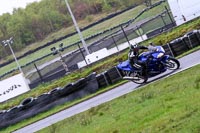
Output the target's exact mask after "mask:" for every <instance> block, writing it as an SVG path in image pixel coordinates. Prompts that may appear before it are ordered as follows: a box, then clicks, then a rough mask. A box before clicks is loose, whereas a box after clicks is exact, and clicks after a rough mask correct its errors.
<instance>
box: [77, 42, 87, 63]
mask: <svg viewBox="0 0 200 133" xmlns="http://www.w3.org/2000/svg"><path fill="white" fill-rule="evenodd" d="M78 48H79V51H80V52H81V55H82V56H83V59H84V61H85V63H86V65H88V63H87V61H86V60H85V56H84V54H83V51H82V50H81V47H80V45H79V43H78Z"/></svg>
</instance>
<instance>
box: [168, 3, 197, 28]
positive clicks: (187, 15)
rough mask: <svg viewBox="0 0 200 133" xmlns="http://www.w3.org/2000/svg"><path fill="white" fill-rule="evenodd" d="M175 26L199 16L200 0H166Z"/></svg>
mask: <svg viewBox="0 0 200 133" xmlns="http://www.w3.org/2000/svg"><path fill="white" fill-rule="evenodd" d="M168 3H169V6H170V9H171V11H172V14H173V17H174V19H175V21H176V24H177V25H181V24H183V23H185V22H187V21H189V20H192V19H194V18H196V17H198V16H200V0H168Z"/></svg>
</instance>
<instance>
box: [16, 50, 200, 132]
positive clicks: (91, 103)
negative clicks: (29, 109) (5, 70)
mask: <svg viewBox="0 0 200 133" xmlns="http://www.w3.org/2000/svg"><path fill="white" fill-rule="evenodd" d="M179 61H180V64H181V66H180V69H178V70H176V71H170V70H169V71H166V72H165V73H163V74H160V75H158V76H155V77H153V78H150V79H149V80H148V83H147V84H149V83H152V82H154V81H157V80H160V79H163V78H166V77H168V76H170V75H173V74H175V73H178V72H181V71H183V70H186V69H188V68H190V67H193V66H195V65H198V64H200V50H199V51H196V52H194V53H192V54H189V55H187V56H185V57H183V58H180V59H179ZM139 88H140V85H138V84H135V83H133V82H128V83H126V84H123V85H121V86H119V87H117V88H115V89H112V90H110V91H108V92H105V93H103V94H100V95H98V96H96V97H94V98H91V99H89V100H87V101H84V102H81V103H79V104H77V105H74V106H72V107H71V108H68V109H66V110H63V111H61V112H59V113H56V114H54V115H52V116H49V117H47V118H45V119H42V120H40V121H38V122H35V123H33V124H31V125H28V126H26V127H24V128H21V129H19V130H16V131H15V132H14V133H33V132H36V131H39V130H41V129H43V128H45V127H47V126H50V125H52V124H54V123H57V122H58V121H61V120H64V119H66V118H68V117H71V116H73V115H76V114H78V113H81V112H84V111H86V110H88V109H90V108H92V107H95V106H98V105H100V104H102V103H105V102H108V101H111V100H113V99H115V98H117V97H120V96H122V95H124V94H127V93H130V92H132V91H134V90H136V89H139Z"/></svg>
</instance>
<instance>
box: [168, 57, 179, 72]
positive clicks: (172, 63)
mask: <svg viewBox="0 0 200 133" xmlns="http://www.w3.org/2000/svg"><path fill="white" fill-rule="evenodd" d="M165 65H166V67H167V69H169V70H176V69H179V67H180V62H179V61H178V60H177V59H175V58H173V57H169V58H168V59H167V61H166V64H165Z"/></svg>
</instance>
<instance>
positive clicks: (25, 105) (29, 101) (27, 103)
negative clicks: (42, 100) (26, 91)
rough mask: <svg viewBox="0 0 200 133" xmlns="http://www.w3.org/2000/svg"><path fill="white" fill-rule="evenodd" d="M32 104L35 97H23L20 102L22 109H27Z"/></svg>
mask: <svg viewBox="0 0 200 133" xmlns="http://www.w3.org/2000/svg"><path fill="white" fill-rule="evenodd" d="M34 104H35V99H34V98H33V97H29V98H26V99H24V100H23V101H22V102H21V103H20V106H21V107H22V109H28V108H30V107H32V106H33V105H34Z"/></svg>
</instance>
